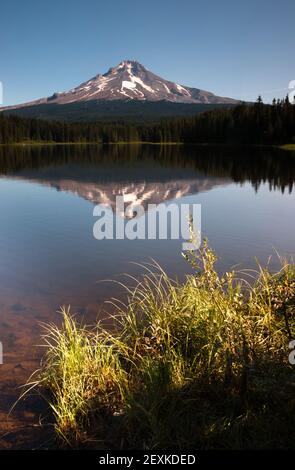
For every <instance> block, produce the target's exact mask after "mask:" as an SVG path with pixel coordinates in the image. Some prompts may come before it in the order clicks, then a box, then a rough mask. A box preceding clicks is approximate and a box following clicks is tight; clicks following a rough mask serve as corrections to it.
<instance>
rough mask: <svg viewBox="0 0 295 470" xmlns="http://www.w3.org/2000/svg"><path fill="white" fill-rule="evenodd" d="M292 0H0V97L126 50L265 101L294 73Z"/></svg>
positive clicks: (184, 79) (89, 72) (201, 84)
mask: <svg viewBox="0 0 295 470" xmlns="http://www.w3.org/2000/svg"><path fill="white" fill-rule="evenodd" d="M294 22H295V1H294V0H280V1H279V0H255V1H254V0H220V1H217V0H216V1H214V0H205V1H203V0H202V1H199V0H181V1H180V0H179V1H175V0H145V1H142V0H138V1H133V0H102V1H101V0H83V1H82V0H58V1H57V0H51V1H46V0H22V1H21V0H1V5H0V47H1V49H0V50H1V53H0V81H2V82H3V85H4V104H5V105H9V104H14V103H20V102H24V101H29V100H33V99H36V98H39V97H43V96H48V95H50V94H52V93H53V92H54V91H62V90H67V89H69V88H72V87H74V86H76V85H78V84H79V83H81V82H83V81H85V80H87V79H88V78H90V77H92V76H93V75H96V74H97V73H99V72H102V73H104V72H105V71H107V69H108V68H109V67H110V66H114V65H117V64H118V63H119V62H120V61H121V60H123V59H137V60H138V61H139V62H141V63H142V64H144V65H145V66H146V67H147V68H149V69H150V70H152V71H153V72H155V73H157V74H158V75H161V76H162V77H164V78H167V79H170V80H172V81H177V82H178V83H181V84H184V85H189V86H195V87H197V88H203V89H205V90H209V91H212V92H214V93H216V94H218V95H223V96H231V97H234V98H242V99H245V100H252V99H253V100H254V99H255V98H256V97H257V95H258V94H259V93H261V94H262V96H263V98H264V100H265V101H269V100H270V99H271V98H272V97H273V96H278V97H280V96H283V95H285V94H286V93H287V87H288V83H289V81H290V80H292V79H295V57H294V50H295V26H294Z"/></svg>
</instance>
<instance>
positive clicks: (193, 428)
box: [29, 244, 295, 449]
mask: <svg viewBox="0 0 295 470" xmlns="http://www.w3.org/2000/svg"><path fill="white" fill-rule="evenodd" d="M188 260H189V261H190V262H191V264H192V265H193V267H194V268H195V269H196V274H195V275H190V276H188V277H187V280H186V281H185V282H184V283H183V284H177V283H175V282H174V281H172V280H170V279H169V278H168V277H167V276H166V274H165V273H164V272H163V271H162V270H161V269H160V268H159V267H158V266H155V269H154V270H148V272H147V273H146V275H145V276H144V277H143V278H142V279H141V280H140V282H139V284H138V285H137V286H136V287H134V288H133V289H128V301H127V303H126V305H122V304H121V303H119V302H117V303H116V302H115V307H114V309H115V312H114V318H113V320H114V324H115V327H114V329H112V330H110V329H108V330H106V329H105V328H104V327H103V325H102V324H98V325H96V326H95V327H94V328H93V329H88V328H85V327H83V326H80V325H79V324H78V323H77V321H76V320H75V318H74V317H73V316H72V315H71V313H70V311H69V310H66V309H63V311H62V314H63V325H62V327H61V328H57V327H56V326H54V325H47V326H46V327H45V335H44V342H45V345H46V347H47V353H46V356H45V358H44V361H43V366H42V369H41V371H38V372H37V377H36V376H34V379H33V380H32V382H31V384H30V385H29V387H33V388H35V389H36V388H37V389H38V390H41V391H42V393H43V394H46V395H47V399H48V402H49V404H50V406H51V408H52V410H53V413H54V416H55V430H56V435H57V439H58V443H59V445H61V446H64V445H66V446H72V447H75V448H77V447H81V446H82V447H83V446H86V447H94V448H108V449H109V448H112V449H116V448H123V449H128V448H145V449H168V448H170V449H171V448H177V449H185V448H223V449H229V448H232V449H233V448H234V449H243V448H272V447H276V448H278V447H279V448H290V447H292V448H294V439H293V434H292V432H293V427H294V426H293V425H294V420H293V415H292V413H293V411H294V410H295V405H294V386H295V368H294V366H291V365H290V364H289V362H288V355H289V349H288V343H289V341H290V339H291V337H292V335H293V332H294V333H295V324H294V305H295V266H294V264H287V263H284V264H283V265H282V269H281V271H280V272H279V273H276V274H272V273H270V272H269V271H268V270H267V269H262V268H259V271H258V272H257V273H256V278H255V281H254V283H253V284H252V285H251V286H250V285H249V284H247V283H245V281H242V280H240V279H239V278H237V275H236V274H235V273H234V272H229V273H226V274H225V275H224V276H219V275H218V274H217V272H216V271H215V268H214V263H215V261H216V256H215V254H214V253H213V252H212V251H211V250H210V249H209V248H208V247H207V245H206V244H205V245H204V247H203V248H202V250H201V251H200V252H199V254H198V255H197V256H196V255H194V254H190V255H189V256H188ZM252 274H253V273H252Z"/></svg>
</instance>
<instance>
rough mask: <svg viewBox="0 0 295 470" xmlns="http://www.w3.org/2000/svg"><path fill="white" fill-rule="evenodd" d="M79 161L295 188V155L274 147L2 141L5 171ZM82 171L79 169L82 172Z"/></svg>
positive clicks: (0, 164) (0, 171)
mask: <svg viewBox="0 0 295 470" xmlns="http://www.w3.org/2000/svg"><path fill="white" fill-rule="evenodd" d="M65 164H76V165H79V166H80V167H83V166H85V167H87V166H100V165H104V166H105V165H107V166H109V167H110V168H112V169H113V171H114V173H118V178H119V177H120V169H121V170H123V169H124V170H128V168H130V172H131V173H132V168H134V167H137V168H138V167H142V168H143V169H145V170H146V177H147V178H148V177H149V176H150V177H151V178H153V176H155V175H157V173H159V172H160V168H161V167H162V168H167V167H169V168H173V169H174V170H176V171H177V170H179V171H180V170H181V169H185V170H186V173H187V171H192V174H191V175H190V177H191V178H194V176H197V175H196V172H197V173H198V174H199V175H200V174H203V176H206V177H210V176H211V177H221V178H231V179H232V180H233V181H234V182H236V183H245V182H250V183H251V184H252V185H253V187H254V188H255V189H256V190H257V189H258V188H259V185H260V184H261V183H269V187H270V189H271V190H272V189H280V190H281V191H282V192H284V191H285V190H289V191H290V192H291V191H292V189H293V184H294V181H295V158H294V157H293V155H292V154H290V153H288V152H285V151H282V150H279V149H274V148H262V147H260V148H258V147H243V148H241V147H239V148H237V147H221V146H191V147H187V146H181V145H179V146H178V145H162V146H157V145H134V144H132V145H98V146H93V145H81V146H79V145H73V146H70V145H58V146H54V145H52V146H43V147H42V146H32V147H28V146H23V147H22V146H14V147H13V146H11V147H0V174H6V175H9V174H14V175H16V174H17V173H18V172H20V171H23V170H28V169H30V170H40V169H42V168H45V167H51V168H52V167H55V166H56V167H58V166H60V165H65ZM78 177H79V175H78Z"/></svg>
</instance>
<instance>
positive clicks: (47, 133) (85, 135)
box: [0, 97, 295, 149]
mask: <svg viewBox="0 0 295 470" xmlns="http://www.w3.org/2000/svg"><path fill="white" fill-rule="evenodd" d="M294 129H295V106H293V105H292V104H290V103H289V100H288V97H287V98H286V99H285V100H277V101H276V100H274V101H273V104H272V105H266V104H263V103H262V100H261V98H260V97H259V98H258V100H257V102H256V103H254V104H246V103H243V104H239V105H237V106H235V107H231V108H225V109H214V110H209V111H204V112H202V113H200V114H197V115H196V116H194V117H182V118H180V117H175V118H171V117H169V118H165V119H164V118H162V119H159V118H158V119H157V117H156V116H155V120H154V121H153V122H140V123H139V122H136V120H135V121H134V122H126V121H124V119H123V118H120V117H117V118H116V119H114V121H113V122H108V121H104V120H103V118H101V120H100V121H95V122H73V123H69V122H65V121H53V120H52V121H44V120H42V119H30V118H22V117H19V116H17V115H13V114H11V115H10V114H6V113H5V112H0V144H16V143H19V144H22V143H24V142H28V143H31V144H34V143H36V142H38V143H39V142H44V143H47V145H53V143H54V144H65V143H66V144H72V143H75V144H84V143H88V144H90V143H92V142H95V143H102V144H109V143H111V144H114V143H118V144H122V143H139V142H140V143H149V144H159V143H161V144H167V143H169V145H171V144H172V143H173V144H188V145H192V144H193V145H194V144H205V145H209V144H211V145H212V144H214V145H220V144H222V145H224V144H226V145H228V144H230V145H249V144H251V145H272V146H280V145H285V144H287V145H288V146H287V149H290V145H293V143H294V142H295V130H294ZM294 145H295V144H294Z"/></svg>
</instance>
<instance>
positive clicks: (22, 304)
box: [0, 145, 295, 448]
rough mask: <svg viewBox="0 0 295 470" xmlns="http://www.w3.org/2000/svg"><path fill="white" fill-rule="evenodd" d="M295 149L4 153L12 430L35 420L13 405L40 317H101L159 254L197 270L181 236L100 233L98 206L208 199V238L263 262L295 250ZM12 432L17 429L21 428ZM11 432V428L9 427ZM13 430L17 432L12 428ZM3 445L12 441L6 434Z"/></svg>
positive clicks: (5, 391) (244, 261) (0, 165)
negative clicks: (101, 236) (129, 279)
mask: <svg viewBox="0 0 295 470" xmlns="http://www.w3.org/2000/svg"><path fill="white" fill-rule="evenodd" d="M294 181H295V156H294V155H293V154H291V153H288V152H283V151H279V150H273V149H254V148H248V149H243V150H241V149H240V150H238V149H234V148H218V147H216V148H215V147H193V148H184V147H181V146H163V147H157V146H135V145H131V146H127V145H126V146H108V147H107V146H105V147H102V146H101V147H96V146H93V147H92V146H84V147H78V146H56V147H34V148H27V147H23V148H22V147H21V148H19V147H18V148H8V147H7V148H1V149H0V341H2V343H3V349H4V364H3V365H0V378H1V382H0V422H2V431H3V432H4V431H5V432H7V430H8V431H10V433H13V432H14V429H16V428H17V426H21V425H22V424H23V423H24V422H26V423H27V422H30V423H31V422H33V421H34V419H36V416H35V414H34V412H32V411H31V410H30V409H28V408H26V406H24V405H23V406H21V409H20V410H16V412H15V414H14V416H13V417H9V418H7V411H8V409H9V406H10V405H11V403H12V402H13V400H14V398H15V396H16V393H17V392H15V387H16V386H18V385H20V384H21V383H23V382H24V381H25V380H26V379H27V377H28V375H29V373H30V372H31V371H32V370H33V369H34V368H36V364H37V361H38V359H39V357H40V350H39V349H36V347H35V345H36V344H39V343H40V338H39V337H40V325H39V322H40V321H45V322H49V321H52V322H58V321H59V315H58V314H57V313H56V311H57V310H58V308H59V307H60V306H61V305H69V304H70V305H71V306H72V310H73V311H74V312H77V315H78V317H81V318H83V319H86V321H88V322H89V323H91V322H93V321H94V319H95V318H96V317H97V316H102V315H103V314H102V313H101V309H102V303H103V301H104V300H107V299H108V298H110V297H111V296H118V295H121V291H122V289H121V288H120V287H119V285H118V284H116V283H113V282H103V281H105V280H107V279H113V280H119V281H125V282H126V279H124V277H123V273H129V274H132V275H140V273H141V272H142V271H143V270H142V268H141V267H139V266H138V265H136V264H134V263H143V262H147V261H149V260H150V259H151V258H153V259H155V260H156V261H158V262H159V263H160V264H161V266H162V267H164V268H165V270H166V271H167V272H168V273H169V274H171V275H172V276H177V277H179V278H180V279H183V278H184V276H185V274H186V273H189V272H190V268H189V266H188V265H187V264H186V262H185V261H184V259H183V258H182V256H181V247H182V245H181V241H178V240H135V241H129V240H103V241H97V240H95V239H94V237H93V224H94V222H95V218H94V217H93V208H94V205H95V204H98V203H101V202H107V203H109V204H110V205H111V206H113V205H114V202H115V198H116V196H117V195H124V196H125V198H126V200H128V201H133V202H135V201H139V202H141V203H142V204H143V205H144V207H145V208H147V205H148V204H149V203H156V204H158V203H160V202H166V203H167V204H169V202H176V203H177V204H179V203H183V202H186V203H199V204H201V205H202V236H203V237H204V236H206V237H208V239H209V242H210V245H211V246H212V247H213V248H214V249H215V250H216V252H217V254H218V255H219V257H220V260H219V262H218V268H219V269H220V270H221V271H224V270H226V269H228V268H230V267H231V266H233V265H236V264H238V265H239V268H241V267H253V266H254V265H255V259H254V258H255V257H256V258H258V259H259V260H260V261H261V262H262V263H265V262H266V261H267V259H268V257H269V255H271V254H273V255H274V258H273V260H272V266H274V267H276V266H277V265H278V260H277V258H276V255H275V254H274V252H275V250H277V251H278V252H279V253H280V254H281V255H285V256H292V255H294V254H295V193H294V189H293V185H294ZM11 435H13V434H11ZM0 436H1V425H0ZM8 436H9V434H8ZM1 442H2V446H3V447H9V446H10V440H9V437H8V438H7V437H5V438H3V439H2V441H1V438H0V448H1Z"/></svg>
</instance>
